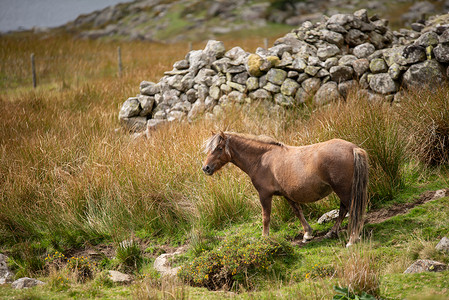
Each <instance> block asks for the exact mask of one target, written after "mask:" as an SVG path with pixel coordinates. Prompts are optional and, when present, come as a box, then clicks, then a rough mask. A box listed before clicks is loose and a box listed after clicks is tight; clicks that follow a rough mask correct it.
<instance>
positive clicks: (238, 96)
mask: <svg viewBox="0 0 449 300" xmlns="http://www.w3.org/2000/svg"><path fill="white" fill-rule="evenodd" d="M228 99H229V100H230V101H232V102H235V103H243V102H245V95H244V94H243V93H241V92H239V91H232V92H230V93H229V94H228Z"/></svg>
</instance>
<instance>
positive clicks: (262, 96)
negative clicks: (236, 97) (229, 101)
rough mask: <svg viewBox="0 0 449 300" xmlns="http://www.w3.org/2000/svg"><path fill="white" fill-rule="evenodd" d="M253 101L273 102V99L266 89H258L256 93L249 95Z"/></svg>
mask: <svg viewBox="0 0 449 300" xmlns="http://www.w3.org/2000/svg"><path fill="white" fill-rule="evenodd" d="M248 96H249V97H250V99H251V100H268V101H271V99H272V98H273V97H272V95H271V93H270V92H268V91H267V90H265V89H258V90H256V91H254V92H251V93H249V95H248Z"/></svg>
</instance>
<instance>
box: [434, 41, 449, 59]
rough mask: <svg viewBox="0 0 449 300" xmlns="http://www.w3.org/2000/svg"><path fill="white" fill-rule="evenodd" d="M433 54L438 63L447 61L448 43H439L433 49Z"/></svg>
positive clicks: (448, 54) (448, 53) (448, 57)
mask: <svg viewBox="0 0 449 300" xmlns="http://www.w3.org/2000/svg"><path fill="white" fill-rule="evenodd" d="M433 54H434V55H435V59H436V60H437V61H439V62H440V63H449V44H439V45H438V46H436V47H435V48H434V49H433Z"/></svg>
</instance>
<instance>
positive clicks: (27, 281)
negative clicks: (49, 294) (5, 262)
mask: <svg viewBox="0 0 449 300" xmlns="http://www.w3.org/2000/svg"><path fill="white" fill-rule="evenodd" d="M44 284H45V282H42V281H40V280H37V279H34V278H28V277H23V278H20V279H17V280H16V281H14V282H13V283H11V287H12V288H13V289H26V288H30V287H33V286H36V285H44Z"/></svg>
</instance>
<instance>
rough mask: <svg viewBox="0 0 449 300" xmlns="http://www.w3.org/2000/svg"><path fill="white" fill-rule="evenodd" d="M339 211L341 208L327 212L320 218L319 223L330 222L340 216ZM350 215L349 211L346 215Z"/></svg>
mask: <svg viewBox="0 0 449 300" xmlns="http://www.w3.org/2000/svg"><path fill="white" fill-rule="evenodd" d="M339 212H340V210H339V209H334V210H331V211H329V212H327V213H325V214H324V215H322V216H321V217H320V218H319V219H318V224H324V223H327V222H330V221H332V220H335V219H336V218H338V214H339ZM348 216H349V213H347V214H346V216H345V217H348Z"/></svg>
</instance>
